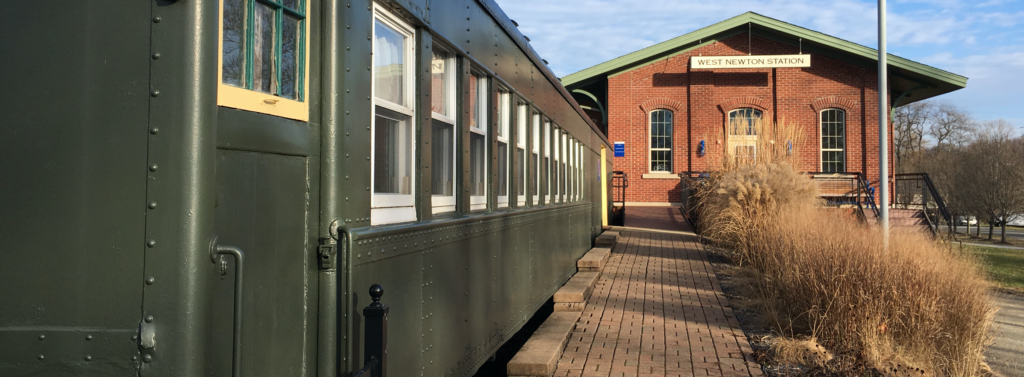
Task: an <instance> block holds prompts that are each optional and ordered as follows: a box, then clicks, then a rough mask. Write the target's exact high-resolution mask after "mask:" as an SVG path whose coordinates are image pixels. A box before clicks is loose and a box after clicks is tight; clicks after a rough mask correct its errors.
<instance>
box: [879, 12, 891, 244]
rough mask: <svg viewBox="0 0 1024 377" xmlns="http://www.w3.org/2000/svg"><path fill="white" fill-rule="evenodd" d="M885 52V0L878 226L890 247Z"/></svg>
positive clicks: (881, 40)
mask: <svg viewBox="0 0 1024 377" xmlns="http://www.w3.org/2000/svg"><path fill="white" fill-rule="evenodd" d="M886 56H887V55H886V52H885V0H878V165H879V166H878V175H879V178H878V185H879V190H878V203H879V211H878V213H879V215H880V218H879V219H878V224H879V225H881V226H882V238H883V242H884V245H885V246H886V248H888V246H889V137H888V131H889V111H888V110H889V106H888V104H887V102H888V101H887V98H888V93H889V87H888V86H889V85H888V76H889V75H888V65H887V63H886Z"/></svg>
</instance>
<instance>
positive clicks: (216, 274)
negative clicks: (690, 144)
mask: <svg viewBox="0 0 1024 377" xmlns="http://www.w3.org/2000/svg"><path fill="white" fill-rule="evenodd" d="M0 35H2V36H3V38H0V68H2V72H3V73H2V74H0V88H3V90H0V155H2V158H0V375H2V376H44V375H45V376H129V375H130V376H135V375H139V376H228V375H232V374H235V375H243V376H336V375H340V376H347V375H350V374H351V373H352V372H354V371H356V370H358V369H359V368H360V367H361V366H362V364H363V353H362V344H363V343H362V326H361V324H362V318H361V316H362V314H361V313H362V312H361V309H362V308H363V307H364V306H366V305H367V304H368V303H369V302H370V299H369V297H368V295H367V288H368V287H369V286H370V285H371V284H373V283H379V284H381V285H383V286H384V287H385V290H386V294H385V295H384V298H383V301H384V302H385V303H386V304H388V305H389V306H390V308H391V309H390V310H391V312H390V315H389V331H388V339H389V350H388V370H389V373H390V374H391V375H392V376H440V375H469V374H472V373H473V372H474V371H475V370H476V369H477V368H479V366H480V365H481V364H482V363H483V362H484V361H485V360H486V359H487V358H488V357H489V356H490V355H492V354H493V353H494V351H495V350H496V349H497V348H498V347H499V346H501V345H502V344H503V343H504V341H505V340H506V339H508V338H509V337H510V336H511V335H512V334H513V333H515V332H516V331H517V330H518V329H520V328H521V327H522V326H523V324H524V323H525V321H526V320H527V319H528V318H530V317H531V316H532V314H533V313H534V312H535V311H536V310H537V309H538V307H539V306H540V305H542V304H543V303H544V302H545V301H546V300H547V299H548V298H549V297H550V296H551V295H552V294H553V292H554V291H555V289H557V288H558V287H559V286H560V285H561V284H562V283H564V282H565V281H566V280H567V279H568V278H569V277H570V275H571V274H572V273H574V272H575V261H576V260H577V259H578V258H579V257H580V256H582V254H583V253H584V252H585V251H587V250H588V249H589V248H590V246H591V242H592V239H593V238H594V237H595V236H596V234H597V233H598V232H600V230H601V226H602V222H603V219H602V217H603V216H604V215H603V213H604V212H605V211H607V208H608V206H607V205H606V203H605V200H604V199H603V198H604V196H603V194H602V192H603V190H602V186H604V187H607V184H608V182H609V174H606V173H604V174H603V173H602V171H611V169H610V168H609V167H610V161H611V160H610V158H606V157H605V154H604V150H605V149H607V148H608V147H609V144H608V141H607V139H606V138H605V137H604V136H603V135H602V134H601V133H600V132H599V131H597V129H596V127H595V126H594V125H593V123H592V122H591V121H590V120H589V119H588V118H587V117H586V116H585V115H584V113H583V111H582V110H581V109H580V107H579V106H578V105H577V104H576V102H575V101H573V100H572V97H571V96H570V95H569V94H568V93H567V92H566V91H565V89H564V88H563V87H562V86H561V84H560V83H559V81H558V79H557V78H556V77H555V76H554V75H553V74H552V73H551V72H550V71H549V70H548V69H547V68H546V67H545V64H544V63H543V62H542V60H541V59H540V58H539V57H538V56H537V54H536V53H535V52H534V51H533V50H532V49H531V48H530V47H529V44H528V41H529V40H528V39H526V38H525V37H524V36H523V35H522V34H520V33H519V31H518V30H517V29H516V26H515V25H514V23H513V22H512V21H511V20H509V19H508V17H507V16H505V15H504V13H503V12H502V11H501V10H500V9H499V8H498V6H497V4H496V3H495V2H494V1H493V0H479V1H471V0H446V1H430V0H400V1H383V2H376V1H371V0H338V1H335V0H179V1H171V0H136V1H126V0H81V1H59V2H58V1H53V0H47V1H42V0H40V1H17V2H5V3H4V5H3V11H2V12H0ZM217 250H225V251H231V250H237V251H240V256H241V259H242V260H243V261H244V263H242V266H240V267H241V268H239V270H240V271H241V275H236V267H239V266H236V263H237V260H236V258H237V256H232V254H230V253H228V254H218V253H217ZM239 284H241V285H239ZM236 287H237V288H241V289H239V291H240V296H238V297H236V292H235V289H236ZM236 298H238V299H240V302H241V306H240V307H237V308H236V307H235V306H234V302H235V299H236ZM236 329H238V330H239V331H240V332H239V333H238V334H237V335H239V337H237V338H236V337H235V335H236V333H235V331H236Z"/></svg>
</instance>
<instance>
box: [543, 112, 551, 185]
mask: <svg viewBox="0 0 1024 377" xmlns="http://www.w3.org/2000/svg"><path fill="white" fill-rule="evenodd" d="M541 170H542V171H541V176H542V177H543V178H544V179H543V183H544V184H543V186H542V188H543V191H544V203H545V204H549V203H551V119H547V118H544V160H543V161H542V163H541Z"/></svg>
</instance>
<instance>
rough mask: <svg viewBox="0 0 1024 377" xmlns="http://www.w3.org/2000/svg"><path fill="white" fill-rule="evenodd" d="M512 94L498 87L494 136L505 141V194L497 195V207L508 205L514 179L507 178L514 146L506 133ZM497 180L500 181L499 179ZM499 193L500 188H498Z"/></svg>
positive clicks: (508, 125) (510, 116)
mask: <svg viewBox="0 0 1024 377" xmlns="http://www.w3.org/2000/svg"><path fill="white" fill-rule="evenodd" d="M511 106H512V94H511V93H510V92H509V91H508V89H505V88H503V87H499V88H498V115H499V117H498V118H499V119H498V128H499V130H498V134H497V135H495V138H497V139H498V142H499V143H505V153H506V154H507V155H506V156H505V195H504V196H501V195H498V208H505V207H508V197H509V195H511V193H512V190H513V187H512V184H513V183H515V179H509V177H508V174H509V173H513V172H512V159H514V158H515V157H514V155H515V146H514V145H512V143H510V142H509V139H508V135H509V132H511V130H512V111H511V109H510V107H511ZM498 182H501V180H500V179H499V180H498ZM498 192H499V193H500V192H501V190H498Z"/></svg>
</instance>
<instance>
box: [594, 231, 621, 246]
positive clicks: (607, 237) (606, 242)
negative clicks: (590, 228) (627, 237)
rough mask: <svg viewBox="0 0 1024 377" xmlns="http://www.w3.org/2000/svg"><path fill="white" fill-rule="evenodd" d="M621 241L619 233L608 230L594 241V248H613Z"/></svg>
mask: <svg viewBox="0 0 1024 377" xmlns="http://www.w3.org/2000/svg"><path fill="white" fill-rule="evenodd" d="M618 240H619V231H617V230H606V231H604V232H603V233H601V235H600V236H597V239H595V240H594V246H602V247H612V246H615V243H616V242H618Z"/></svg>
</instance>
